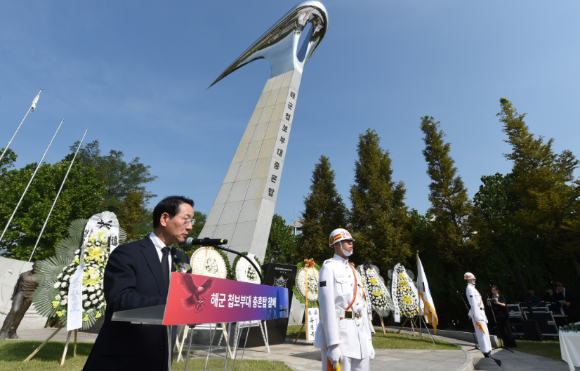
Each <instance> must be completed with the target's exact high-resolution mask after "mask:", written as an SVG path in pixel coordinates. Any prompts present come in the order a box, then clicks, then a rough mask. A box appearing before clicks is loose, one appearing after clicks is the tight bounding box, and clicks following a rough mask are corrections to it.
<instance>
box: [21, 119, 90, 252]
mask: <svg viewBox="0 0 580 371" xmlns="http://www.w3.org/2000/svg"><path fill="white" fill-rule="evenodd" d="M88 130H89V128H86V129H85V133H84V134H83V138H82V139H81V142H80V143H79V146H78V147H77V151H76V152H75V155H74V156H73V158H72V160H71V162H70V165H69V167H68V170H67V171H66V174H65V175H64V179H63V180H62V184H61V185H60V189H59V190H58V193H57V194H56V197H55V199H54V202H53V203H52V207H51V208H50V211H49V212H48V216H47V217H46V220H45V221H44V225H43V226H42V229H41V230H40V234H39V235H38V239H37V240H36V243H35V244H34V249H32V253H31V254H30V258H28V262H30V261H31V260H32V256H33V255H34V252H35V251H36V247H37V246H38V242H40V237H42V233H44V228H46V224H47V223H48V218H50V214H52V210H53V209H54V206H55V205H56V201H57V200H58V196H60V192H61V191H62V188H63V187H64V183H65V182H66V178H67V177H68V173H69V172H70V169H71V168H72V166H73V163H74V162H75V158H77V154H78V153H79V150H80V149H81V146H82V144H83V141H84V140H85V135H87V131H88Z"/></svg>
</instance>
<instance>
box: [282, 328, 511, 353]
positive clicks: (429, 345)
mask: <svg viewBox="0 0 580 371" xmlns="http://www.w3.org/2000/svg"><path fill="white" fill-rule="evenodd" d="M298 331H300V326H298V325H296V326H288V331H287V332H286V335H287V337H289V338H292V339H296V335H298ZM299 339H306V334H305V333H304V331H302V334H300V337H299ZM518 344H519V343H518ZM435 345H436V346H433V342H432V341H431V338H430V337H429V336H428V335H427V336H426V335H423V340H421V337H420V336H419V335H417V336H415V337H413V335H407V334H397V333H396V332H392V331H387V334H386V335H384V334H383V333H382V331H377V332H376V333H375V334H374V335H373V346H374V347H375V349H437V350H454V349H461V348H460V347H458V346H457V345H455V344H451V343H448V342H446V341H442V340H437V339H435Z"/></svg>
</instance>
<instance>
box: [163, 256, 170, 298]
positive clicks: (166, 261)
mask: <svg viewBox="0 0 580 371" xmlns="http://www.w3.org/2000/svg"><path fill="white" fill-rule="evenodd" d="M169 250H170V248H169V246H165V247H164V248H162V249H161V252H162V253H163V257H162V258H161V270H162V271H163V279H164V280H165V288H166V289H167V290H169Z"/></svg>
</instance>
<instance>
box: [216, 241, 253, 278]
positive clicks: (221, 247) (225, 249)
mask: <svg viewBox="0 0 580 371" xmlns="http://www.w3.org/2000/svg"><path fill="white" fill-rule="evenodd" d="M212 247H213V248H216V249H220V250H224V251H227V252H231V253H232V254H236V255H238V256H241V257H242V258H244V259H246V260H247V261H248V262H249V263H250V264H252V267H254V269H255V270H256V273H258V277H260V284H262V283H263V282H264V279H263V278H262V273H260V272H261V270H260V269H258V267H256V264H254V262H252V260H250V258H248V257H247V256H246V255H244V254H242V253H241V252H239V251H236V250H231V249H228V248H227V247H223V246H221V245H215V246H212Z"/></svg>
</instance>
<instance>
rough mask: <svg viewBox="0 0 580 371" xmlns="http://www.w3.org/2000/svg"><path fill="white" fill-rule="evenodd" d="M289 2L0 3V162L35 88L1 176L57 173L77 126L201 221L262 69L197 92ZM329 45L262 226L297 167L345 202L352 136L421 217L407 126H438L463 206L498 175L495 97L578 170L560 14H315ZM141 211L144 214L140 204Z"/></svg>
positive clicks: (542, 9)
mask: <svg viewBox="0 0 580 371" xmlns="http://www.w3.org/2000/svg"><path fill="white" fill-rule="evenodd" d="M296 3H297V2H294V1H281V0H278V1H273V0H270V1H266V0H253V1H243V2H242V1H205V2H201V1H163V2H162V1H147V2H142V1H123V2H118V1H98V2H97V1H84V2H75V1H58V2H32V1H18V2H16V1H3V2H2V3H0V7H1V8H0V9H1V11H0V97H1V99H0V128H1V130H0V146H4V145H5V144H6V143H7V142H8V140H9V139H10V137H11V136H12V134H13V131H14V130H15V129H16V126H17V125H18V123H19V122H20V120H21V119H22V117H23V116H24V114H25V113H26V110H27V108H28V107H29V105H30V102H31V101H32V99H33V98H34V96H35V95H36V93H37V92H38V90H39V88H41V87H42V88H44V92H43V93H42V95H41V97H40V101H39V104H38V108H37V110H36V112H34V113H32V114H30V115H29V117H28V119H27V120H26V122H25V124H24V125H23V128H22V129H21V131H20V133H19V134H18V136H17V137H16V139H15V140H14V142H13V145H12V147H11V148H12V149H14V150H15V151H16V152H17V154H18V155H19V158H18V162H17V166H18V167H20V166H23V165H24V164H26V163H30V162H35V161H38V160H39V159H40V157H41V156H42V153H43V152H44V149H45V148H46V146H47V144H48V142H49V140H50V138H51V136H52V134H53V133H54V130H55V129H56V127H57V126H58V123H59V121H60V119H61V118H64V119H65V122H64V124H63V127H62V128H61V132H60V133H59V135H58V136H57V138H56V140H55V142H54V143H53V146H52V148H51V150H50V151H49V153H48V155H47V157H46V161H48V162H50V163H53V162H56V161H58V160H60V159H62V158H63V156H64V155H65V154H66V153H67V152H68V147H69V146H70V145H71V144H72V143H73V142H74V141H76V140H78V139H80V137H81V136H82V134H83V131H84V128H85V127H87V126H88V127H89V132H88V134H87V139H86V140H88V141H93V140H95V139H98V140H99V142H100V144H101V149H102V150H103V151H104V152H108V150H110V149H116V150H123V151H124V153H125V155H126V159H127V160H130V159H132V158H134V157H137V156H138V157H140V158H141V161H142V162H143V163H145V164H149V165H151V172H152V173H153V174H154V175H157V176H158V177H159V178H158V179H157V180H156V181H155V182H154V183H152V184H151V185H150V189H151V191H153V192H154V193H156V194H158V195H159V197H163V196H167V195H171V194H183V195H187V196H190V197H192V198H194V199H195V201H196V210H200V211H203V212H206V213H208V212H209V210H210V209H211V205H212V204H213V201H214V198H215V196H216V194H217V192H218V190H219V187H220V185H221V182H222V180H223V177H224V176H225V173H226V171H227V168H228V166H229V163H230V161H231V159H232V157H233V155H234V153H235V151H236V148H237V145H238V142H239V140H240V138H241V136H242V134H243V132H244V130H245V127H246V124H247V122H248V120H249V118H250V116H251V113H252V111H253V109H254V106H255V104H256V103H257V101H258V98H259V96H260V92H261V90H262V88H263V86H264V84H265V82H266V80H267V79H268V78H269V77H270V66H269V64H268V62H267V61H257V62H254V63H252V64H250V65H248V66H245V67H244V68H242V69H240V70H238V71H236V72H235V73H234V74H232V75H230V76H228V77H227V78H226V79H224V80H223V81H220V82H219V83H218V84H217V85H215V86H214V87H212V88H211V89H209V90H206V88H207V87H208V86H209V85H210V84H211V82H212V81H213V80H214V79H215V78H216V77H217V76H219V75H220V73H221V72H222V71H223V70H224V69H225V68H226V67H228V65H229V64H230V63H231V62H232V61H233V60H234V59H235V58H237V57H238V56H239V55H240V54H241V53H242V52H243V51H244V50H245V49H246V48H247V47H248V46H250V44H252V43H253V42H254V41H255V40H256V39H257V38H258V37H259V36H260V35H261V34H262V33H263V32H265V31H266V30H267V29H268V28H269V27H270V26H271V25H272V24H273V23H274V22H275V21H277V20H278V19H279V18H280V17H281V16H282V15H283V14H284V13H286V11H288V10H289V9H290V8H291V7H292V6H293V5H294V4H296ZM324 4H325V6H326V8H327V10H328V13H329V20H330V22H329V29H328V32H327V36H326V38H325V39H324V40H323V42H322V43H321V45H320V47H319V48H318V50H317V51H316V53H315V54H314V55H313V57H312V58H311V60H310V62H309V63H308V64H307V65H306V66H305V69H304V75H303V78H302V84H301V87H300V95H299V98H298V103H297V110H296V115H295V118H294V124H293V129H292V136H291V138H290V142H289V147H288V154H287V157H286V161H285V165H284V173H283V176H282V182H281V186H280V190H279V196H278V201H277V205H276V212H277V213H278V214H280V215H282V216H283V217H284V218H285V219H287V220H288V221H290V220H291V219H293V218H294V217H298V215H299V212H300V211H301V210H302V208H303V197H304V196H305V195H306V194H307V193H308V189H309V186H310V178H311V173H312V170H313V168H314V164H315V163H316V162H317V161H318V159H319V158H320V156H321V155H325V156H329V157H330V161H331V163H332V166H333V169H334V170H335V172H336V183H337V187H338V190H339V192H340V193H341V194H342V196H343V197H344V199H345V200H348V195H349V187H350V185H351V184H352V182H353V176H354V170H353V169H354V161H355V159H356V144H357V141H358V135H359V134H361V133H363V132H364V131H365V130H366V129H367V128H373V129H375V130H376V131H377V132H378V134H379V135H380V136H381V138H382V141H381V144H382V146H383V148H384V149H387V150H389V151H390V155H391V158H392V160H393V170H394V178H395V179H396V180H402V181H403V182H404V183H405V185H406V188H407V200H406V202H407V204H408V206H409V207H411V208H415V209H417V210H419V211H420V212H422V213H424V212H425V211H426V210H427V209H428V207H429V201H428V199H427V196H428V188H427V187H428V184H429V178H428V176H427V174H426V164H425V160H424V158H423V155H422V153H421V151H422V150H423V147H424V146H423V142H422V139H421V138H422V135H421V131H420V129H419V123H420V117H421V116H424V115H430V116H434V117H435V119H436V120H439V121H441V125H442V128H443V130H444V131H445V133H446V134H447V140H448V141H449V142H451V148H452V156H453V157H454V159H455V161H456V166H457V167H458V169H459V173H460V174H461V176H462V177H463V180H464V181H465V184H466V186H467V187H468V189H469V194H470V195H471V196H473V195H474V194H475V192H477V190H478V187H479V185H480V184H481V182H480V178H481V176H482V175H490V174H494V173H496V172H500V173H506V172H509V171H510V169H511V164H510V163H509V162H508V161H506V160H505V159H504V158H503V156H502V154H503V153H505V152H508V151H509V147H508V146H507V144H505V143H504V142H503V140H504V139H505V135H504V134H503V133H502V131H501V125H500V123H499V122H498V121H497V117H496V116H495V115H496V113H497V112H498V111H499V98H500V97H507V98H508V99H510V100H512V101H513V102H514V105H515V106H516V107H517V108H518V110H519V111H520V112H522V113H523V112H527V113H528V116H527V123H528V124H529V126H530V128H531V131H532V132H533V133H535V134H539V135H544V136H546V137H548V138H552V137H553V138H555V140H556V142H555V149H556V150H557V151H562V150H564V149H569V150H571V151H573V152H574V153H575V154H577V155H578V154H579V153H580V151H579V148H578V146H579V145H578V140H577V138H578V135H579V134H580V126H579V125H578V119H579V118H580V105H579V104H578V99H579V88H578V87H579V86H580V69H579V68H578V66H579V65H580V63H579V62H580V61H579V59H580V52H579V48H578V42H579V36H580V32H579V31H580V25H579V22H578V19H577V17H578V14H579V13H580V12H579V11H580V3H578V2H577V1H558V2H545V1H544V2H540V1H510V2H500V1H488V2H474V1H470V2H466V1H455V0H439V1H386V0H381V1H378V0H377V1H337V0H332V1H325V2H324ZM156 201H157V199H155V200H153V204H154V203H155V202H156Z"/></svg>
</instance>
